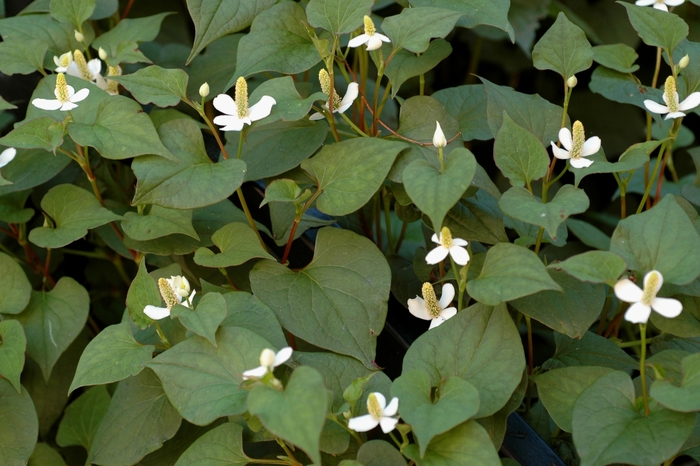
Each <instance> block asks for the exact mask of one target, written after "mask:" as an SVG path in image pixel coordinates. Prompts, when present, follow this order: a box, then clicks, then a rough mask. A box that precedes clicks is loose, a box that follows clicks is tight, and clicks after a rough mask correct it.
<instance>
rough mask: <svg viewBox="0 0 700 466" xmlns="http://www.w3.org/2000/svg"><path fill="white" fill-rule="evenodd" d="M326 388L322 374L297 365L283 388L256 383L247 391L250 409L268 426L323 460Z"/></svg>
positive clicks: (314, 459) (308, 453) (276, 433)
mask: <svg viewBox="0 0 700 466" xmlns="http://www.w3.org/2000/svg"><path fill="white" fill-rule="evenodd" d="M326 406H327V401H326V389H325V387H324V386H323V379H322V378H321V374H319V373H318V372H317V371H315V370H314V369H312V368H310V367H304V366H302V367H298V368H297V369H296V370H295V371H294V373H293V374H292V377H291V378H290V379H289V382H288V383H287V386H286V387H285V389H284V391H279V390H275V389H274V388H270V387H267V386H265V385H256V386H254V387H253V389H252V390H251V391H250V394H249V395H248V411H249V412H250V414H252V415H254V416H258V418H260V421H261V422H262V424H263V425H264V426H265V428H266V429H267V430H269V431H270V432H272V434H274V435H275V436H277V437H281V438H282V439H284V440H286V441H288V442H290V443H293V444H294V445H296V446H298V447H299V448H301V449H302V450H304V452H305V453H306V454H307V455H309V458H311V460H312V461H313V462H314V463H316V464H321V454H320V452H319V439H320V436H321V430H322V429H323V424H324V423H325V421H326V409H327V408H326Z"/></svg>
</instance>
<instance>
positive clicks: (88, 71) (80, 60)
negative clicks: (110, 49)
mask: <svg viewBox="0 0 700 466" xmlns="http://www.w3.org/2000/svg"><path fill="white" fill-rule="evenodd" d="M100 71H102V62H101V61H100V59H99V58H93V59H92V60H90V61H85V55H83V52H81V51H80V50H77V49H76V51H75V52H73V61H72V62H71V63H70V64H69V65H68V67H67V68H66V74H69V75H71V76H75V77H76V78H80V79H84V80H85V81H90V82H95V81H97V77H98V76H100Z"/></svg>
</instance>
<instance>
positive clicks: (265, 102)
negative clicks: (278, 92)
mask: <svg viewBox="0 0 700 466" xmlns="http://www.w3.org/2000/svg"><path fill="white" fill-rule="evenodd" d="M276 103H277V101H276V100H275V99H274V98H272V97H270V96H269V95H264V96H262V99H260V101H259V102H258V103H257V104H255V105H253V106H252V107H250V109H249V110H248V117H249V118H250V120H251V121H258V120H262V119H263V118H265V117H266V116H268V115H269V114H270V112H271V111H272V106H273V105H275V104H276Z"/></svg>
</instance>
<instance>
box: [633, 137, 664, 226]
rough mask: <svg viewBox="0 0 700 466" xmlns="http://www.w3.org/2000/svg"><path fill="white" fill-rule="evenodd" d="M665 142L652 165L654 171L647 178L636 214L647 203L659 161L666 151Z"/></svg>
mask: <svg viewBox="0 0 700 466" xmlns="http://www.w3.org/2000/svg"><path fill="white" fill-rule="evenodd" d="M666 144H667V143H666V142H664V143H663V144H662V145H661V150H660V151H659V155H658V156H657V157H656V163H655V164H654V171H652V173H651V177H649V182H648V183H647V184H646V189H645V190H644V195H643V196H642V200H641V201H640V202H639V206H638V207H637V212H636V213H638V214H639V213H641V212H642V210H643V209H644V205H645V204H646V202H647V198H649V193H650V192H651V185H653V184H654V179H655V178H656V174H657V173H658V171H659V165H660V164H661V159H663V157H664V151H665V150H666Z"/></svg>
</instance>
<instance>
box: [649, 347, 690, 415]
mask: <svg viewBox="0 0 700 466" xmlns="http://www.w3.org/2000/svg"><path fill="white" fill-rule="evenodd" d="M681 366H682V369H683V380H682V381H681V383H680V386H678V385H675V384H673V383H671V381H669V380H656V381H654V383H653V384H652V385H651V389H650V391H649V395H650V396H651V397H652V398H653V399H655V400H656V401H658V402H659V403H661V404H662V405H663V406H664V407H666V408H668V409H671V410H673V411H680V412H683V413H691V412H695V411H700V397H699V396H698V395H700V391H698V385H700V377H698V376H699V375H700V354H698V353H696V354H692V355H690V356H688V357H686V358H683V360H682V361H681Z"/></svg>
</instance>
